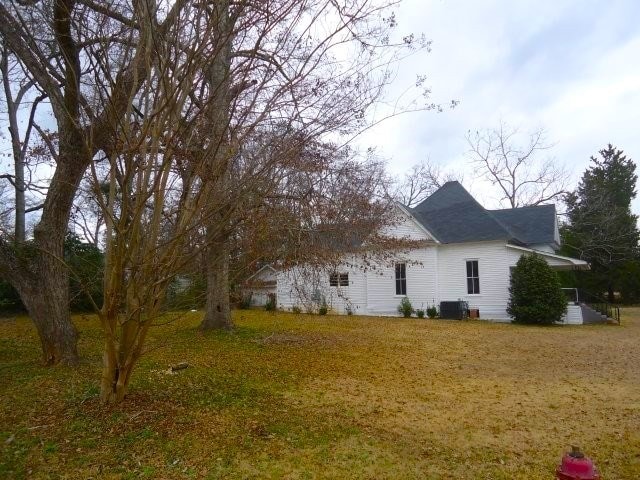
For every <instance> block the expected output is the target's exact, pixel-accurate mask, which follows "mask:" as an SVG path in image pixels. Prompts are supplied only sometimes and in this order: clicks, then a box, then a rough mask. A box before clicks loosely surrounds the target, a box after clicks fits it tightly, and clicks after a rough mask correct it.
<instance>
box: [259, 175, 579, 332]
mask: <svg viewBox="0 0 640 480" xmlns="http://www.w3.org/2000/svg"><path fill="white" fill-rule="evenodd" d="M398 208H399V209H400V211H401V212H400V213H401V218H402V221H401V222H399V223H398V224H397V225H396V226H395V227H394V228H393V230H392V231H390V232H388V234H390V235H392V236H395V237H397V238H410V239H414V240H421V241H422V242H421V245H422V246H421V247H420V248H415V249H412V250H410V251H408V252H405V253H402V254H394V255H393V256H392V259H391V260H389V261H388V262H381V263H379V264H377V265H373V266H372V265H368V266H367V267H364V266H363V263H362V262H361V261H359V260H358V259H357V258H355V257H354V258H345V259H344V262H343V264H342V265H341V266H340V267H339V268H338V269H336V270H335V271H325V272H321V271H317V270H314V269H308V268H306V267H305V266H298V267H295V268H293V269H289V270H284V271H278V272H277V274H276V282H275V285H273V284H272V285H271V288H272V292H273V291H275V293H277V303H278V307H279V308H283V309H288V310H290V309H292V308H293V307H294V306H298V307H299V308H301V309H302V310H304V309H305V306H306V305H307V304H308V303H309V301H310V300H311V301H313V302H316V303H317V302H320V301H325V302H326V303H327V305H328V307H329V309H331V310H333V311H335V312H337V313H347V312H349V311H351V312H352V313H354V314H361V315H398V312H397V307H398V305H399V303H400V300H401V299H402V297H404V296H407V297H408V298H409V299H410V300H411V303H412V304H413V307H414V308H424V309H426V308H427V307H429V306H432V305H435V306H436V307H437V306H439V305H440V302H442V301H456V300H464V301H466V302H468V304H469V307H470V308H472V309H477V310H479V315H480V318H483V319H488V320H495V321H509V320H510V318H509V315H508V314H507V311H506V309H507V302H508V298H509V292H508V288H509V278H510V269H511V268H513V267H514V266H515V265H516V262H517V261H518V259H519V258H520V257H521V256H522V255H524V254H529V253H534V252H535V253H537V254H538V255H541V256H542V257H543V258H544V259H545V260H546V261H547V262H548V263H549V265H551V266H552V267H553V268H555V269H557V270H571V269H588V268H589V265H588V264H587V263H586V262H584V261H582V260H577V259H574V258H569V257H564V256H560V255H556V254H555V253H554V252H555V251H556V250H557V249H558V248H559V244H560V236H559V232H558V223H557V219H556V211H555V207H554V206H553V205H541V206H533V207H523V208H513V209H504V210H486V209H485V208H483V207H482V206H481V205H480V204H479V203H478V202H477V201H476V200H475V199H474V198H473V197H472V196H471V195H470V194H469V193H468V192H467V191H466V190H465V189H464V187H462V185H460V183H458V182H448V183H446V184H445V185H443V186H442V187H441V188H440V189H439V190H437V191H436V192H435V193H433V194H432V195H431V196H430V197H429V198H427V199H426V200H425V201H423V202H422V203H421V204H419V205H418V206H417V207H415V208H408V207H404V206H400V205H399V206H398ZM583 309H584V307H581V306H580V305H577V304H569V309H568V313H567V315H566V318H565V322H566V323H576V324H579V323H583Z"/></svg>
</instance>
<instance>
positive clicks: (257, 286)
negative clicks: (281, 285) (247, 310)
mask: <svg viewBox="0 0 640 480" xmlns="http://www.w3.org/2000/svg"><path fill="white" fill-rule="evenodd" d="M243 290H244V292H243V293H244V295H245V297H247V298H248V299H250V303H251V305H253V306H260V307H261V306H264V305H266V303H267V300H268V299H269V297H271V298H273V299H274V300H275V298H276V291H277V271H276V270H275V268H273V267H272V266H271V265H265V266H264V267H262V268H261V269H259V270H258V271H257V272H256V273H254V274H253V275H251V276H250V277H249V278H248V279H247V280H246V281H245V284H244V288H243Z"/></svg>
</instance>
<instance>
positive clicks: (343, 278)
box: [340, 273, 349, 287]
mask: <svg viewBox="0 0 640 480" xmlns="http://www.w3.org/2000/svg"><path fill="white" fill-rule="evenodd" d="M340 286H341V287H348V286H349V274H348V273H341V274H340Z"/></svg>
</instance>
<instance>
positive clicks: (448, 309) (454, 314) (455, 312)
mask: <svg viewBox="0 0 640 480" xmlns="http://www.w3.org/2000/svg"><path fill="white" fill-rule="evenodd" d="M468 316H469V304H468V303H467V302H465V301H463V300H456V301H455V302H440V318H450V319H454V320H462V319H463V318H467V317H468Z"/></svg>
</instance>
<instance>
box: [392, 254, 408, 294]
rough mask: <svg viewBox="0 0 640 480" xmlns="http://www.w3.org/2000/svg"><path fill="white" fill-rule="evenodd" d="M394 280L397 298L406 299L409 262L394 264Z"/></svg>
mask: <svg viewBox="0 0 640 480" xmlns="http://www.w3.org/2000/svg"><path fill="white" fill-rule="evenodd" d="M393 279H394V285H395V291H396V297H406V296H407V262H396V263H395V264H394V273H393ZM403 287H404V288H403Z"/></svg>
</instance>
